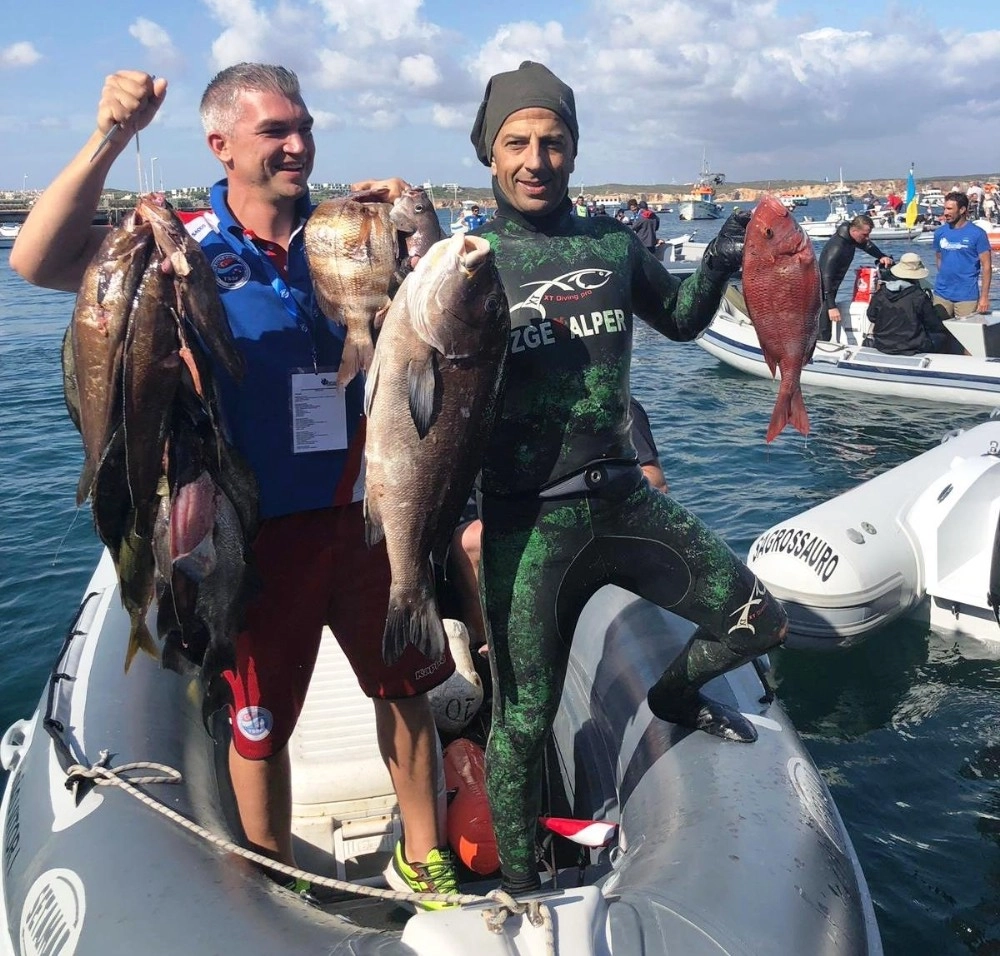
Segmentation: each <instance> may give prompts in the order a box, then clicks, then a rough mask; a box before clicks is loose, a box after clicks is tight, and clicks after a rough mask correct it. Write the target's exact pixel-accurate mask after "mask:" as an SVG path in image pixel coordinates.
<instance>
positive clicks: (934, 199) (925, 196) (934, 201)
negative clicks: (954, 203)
mask: <svg viewBox="0 0 1000 956" xmlns="http://www.w3.org/2000/svg"><path fill="white" fill-rule="evenodd" d="M918 205H920V206H925V207H926V206H930V207H932V208H934V207H937V208H940V209H944V193H943V192H941V190H940V189H938V188H937V186H928V187H927V188H926V189H924V190H923V191H922V192H921V193H920V199H919V200H918Z"/></svg>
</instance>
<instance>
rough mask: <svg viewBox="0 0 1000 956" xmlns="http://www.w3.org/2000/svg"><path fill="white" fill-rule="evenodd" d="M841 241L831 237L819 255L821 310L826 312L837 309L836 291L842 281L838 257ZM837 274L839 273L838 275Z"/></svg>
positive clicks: (842, 276) (836, 237) (836, 236)
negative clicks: (821, 292) (821, 291)
mask: <svg viewBox="0 0 1000 956" xmlns="http://www.w3.org/2000/svg"><path fill="white" fill-rule="evenodd" d="M842 245H843V240H842V239H841V238H840V237H839V236H838V235H833V236H831V237H830V238H829V239H828V240H827V242H826V245H825V246H824V247H823V251H822V252H821V253H820V254H819V277H820V285H821V287H822V289H823V308H824V309H826V310H827V311H828V312H829V311H830V309H835V308H836V307H837V290H838V289H839V288H840V283H841V282H842V281H843V279H844V273H842V272H840V261H839V260H840V256H839V255H838V253H839V252H841V246H842ZM838 273H840V274H839V275H838Z"/></svg>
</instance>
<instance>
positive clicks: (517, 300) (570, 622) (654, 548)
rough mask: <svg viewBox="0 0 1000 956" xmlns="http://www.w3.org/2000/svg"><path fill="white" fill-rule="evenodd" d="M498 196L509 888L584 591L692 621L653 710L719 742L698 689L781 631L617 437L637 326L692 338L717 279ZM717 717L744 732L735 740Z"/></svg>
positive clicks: (774, 609)
mask: <svg viewBox="0 0 1000 956" xmlns="http://www.w3.org/2000/svg"><path fill="white" fill-rule="evenodd" d="M495 193H496V194H497V198H498V201H499V202H500V209H499V212H498V216H497V218H495V219H493V220H492V221H491V222H489V223H488V224H486V225H485V226H483V227H482V228H480V229H479V230H477V234H478V235H481V236H483V237H484V238H486V239H487V240H488V241H489V243H490V245H491V246H492V248H493V250H494V252H495V253H496V259H497V266H498V268H499V270H500V275H501V278H502V280H503V284H504V290H505V292H506V294H507V298H508V301H509V303H510V313H511V338H510V350H509V353H508V359H507V372H506V375H507V379H506V391H505V397H504V404H503V408H502V411H501V413H500V417H499V420H498V422H497V424H496V426H495V428H494V432H493V436H492V439H491V443H490V446H489V448H488V450H487V453H486V457H485V459H484V463H483V469H482V475H481V487H482V492H483V500H482V518H483V539H482V574H481V585H480V586H481V594H482V598H483V603H484V608H485V610H486V616H487V621H488V624H487V626H488V628H489V632H490V652H491V653H490V661H491V669H492V674H493V683H494V710H493V723H492V731H491V734H490V738H489V743H488V747H487V759H486V766H487V784H488V793H489V799H490V803H491V807H492V813H493V821H494V825H495V827H496V836H497V843H498V847H499V852H500V860H501V864H502V870H503V877H504V885H505V886H506V887H507V888H509V889H511V890H512V891H515V892H517V891H523V890H530V889H532V888H533V887H534V886H536V885H537V881H538V877H537V872H536V866H535V848H534V838H535V826H536V820H537V817H538V813H539V810H540V793H541V789H540V788H541V777H542V753H543V748H544V742H545V738H546V735H547V733H548V731H549V728H550V727H551V725H552V721H553V719H554V717H555V712H556V708H557V706H558V703H559V698H560V695H561V693H562V686H563V681H564V678H565V673H566V665H567V660H568V655H569V648H570V642H571V640H572V637H573V631H574V629H575V626H576V622H577V619H578V617H579V615H580V612H581V611H582V609H583V606H584V605H585V604H586V602H587V600H588V599H589V598H590V597H591V595H593V593H594V592H595V591H596V590H597V589H598V588H600V587H601V586H602V585H604V584H609V583H614V584H618V585H620V586H622V587H624V588H627V589H628V590H630V591H632V592H634V593H636V594H639V595H641V596H643V597H645V598H647V599H649V600H651V601H653V602H655V603H656V604H658V605H660V606H661V607H664V608H669V609H671V610H673V611H674V612H676V613H678V614H680V615H682V616H683V617H685V618H687V619H689V620H691V621H693V622H695V623H696V624H698V625H699V630H698V631H697V632H696V637H695V638H694V639H692V643H691V645H689V647H688V648H687V649H686V650H685V651H683V652H682V653H681V655H680V656H679V657H678V659H677V661H675V662H674V664H672V665H671V668H670V669H668V671H667V673H666V674H665V675H664V677H663V678H662V679H661V681H660V682H659V683H658V684H657V686H656V688H654V690H653V691H651V694H650V706H651V707H653V710H654V713H657V715H658V716H660V717H664V718H668V719H674V720H676V722H678V723H684V724H686V725H687V726H692V727H701V728H702V729H708V730H710V731H711V732H713V733H717V734H719V735H720V736H729V737H731V738H732V739H744V740H746V739H753V736H755V733H754V731H753V728H752V726H751V725H749V723H748V722H746V721H745V718H743V717H741V716H740V715H739V714H735V713H734V712H731V711H730V709H729V708H724V707H722V705H718V706H717V707H716V710H715V711H714V712H713V713H711V714H708V713H705V712H704V708H701V704H702V703H703V702H704V700H705V699H704V698H702V697H701V695H700V694H699V693H698V692H697V687H700V686H701V685H702V684H704V683H705V682H706V681H707V680H709V679H710V678H711V677H713V676H716V675H717V674H720V673H724V672H725V671H728V670H730V669H732V668H733V667H735V666H737V665H738V664H742V663H745V662H747V661H749V660H752V659H753V658H754V657H756V656H758V655H760V654H761V653H763V652H764V651H766V650H767V649H768V648H770V647H773V646H774V645H775V644H777V643H779V641H780V638H779V636H778V635H779V631H780V630H781V629H782V627H783V625H784V623H785V618H784V612H783V611H782V609H781V607H780V605H779V604H777V602H775V601H773V599H771V598H770V596H769V595H768V594H767V592H766V591H765V590H764V589H763V588H762V587H761V586H760V585H759V584H758V583H757V581H756V580H755V578H754V576H753V574H752V573H751V572H750V571H749V570H748V569H747V568H746V566H745V565H744V564H743V563H742V562H741V561H740V560H739V559H738V558H737V557H736V556H735V555H734V554H733V552H732V551H731V550H730V549H729V548H728V546H727V545H726V544H725V543H724V542H723V541H722V540H721V539H720V538H719V537H717V536H716V535H715V534H713V533H712V532H711V531H710V530H709V529H708V528H707V527H706V526H705V525H704V524H702V522H701V521H700V520H699V519H698V518H696V517H695V516H694V515H692V514H691V513H690V512H688V511H686V510H685V509H684V508H682V507H681V506H680V505H679V504H677V503H676V502H675V501H674V500H673V499H671V498H670V497H668V496H667V495H664V494H661V493H659V492H656V491H653V490H652V489H651V488H650V487H649V485H648V484H647V483H646V480H645V478H644V477H643V475H642V472H641V470H640V468H639V466H638V463H637V461H636V453H635V450H634V448H633V446H632V443H631V439H630V436H629V428H630V422H629V414H630V413H629V368H630V363H631V352H632V323H633V313H635V314H636V315H638V316H639V317H641V318H642V319H644V320H645V321H646V322H647V323H648V324H649V325H651V326H652V327H653V328H654V329H656V330H657V331H659V332H662V333H663V334H664V335H665V336H667V337H668V338H671V339H675V340H677V341H689V340H691V339H693V338H694V337H695V336H696V335H697V334H698V333H699V332H701V331H702V329H704V328H705V327H706V326H707V325H708V323H709V322H710V321H711V319H712V316H713V315H714V314H715V311H716V309H717V308H718V305H719V301H720V298H721V296H722V293H723V290H724V287H725V283H726V281H727V279H728V276H729V273H728V271H725V272H723V271H715V270H713V269H711V268H709V267H708V266H703V267H702V268H701V269H700V270H699V271H698V272H697V273H695V274H694V275H693V276H691V277H689V278H687V279H685V280H684V281H683V282H682V281H681V280H679V279H678V278H676V277H674V276H671V275H670V274H669V273H668V272H667V271H666V270H665V269H664V268H663V266H662V265H660V263H658V262H657V261H656V260H655V259H654V258H653V256H651V255H650V254H649V253H648V252H647V251H646V250H645V249H644V248H643V247H642V245H641V244H640V242H639V240H638V238H637V236H636V234H635V233H634V232H633V231H632V230H631V229H629V228H628V227H626V226H623V225H622V224H620V223H618V222H617V221H616V220H614V219H612V218H610V217H592V218H582V217H578V216H573V215H571V214H570V207H569V201H568V200H566V202H565V203H564V204H563V206H561V207H560V209H559V210H557V211H556V212H555V213H553V214H551V215H550V216H548V217H545V218H544V219H537V220H532V221H529V220H527V219H525V218H524V217H523V216H522V215H521V214H520V213H518V212H517V211H516V210H513V209H511V208H510V207H509V206H508V205H507V204H506V202H505V201H504V199H503V196H502V194H501V193H500V191H499V189H495ZM710 261H712V260H711V257H710ZM668 376H669V373H667V374H666V375H665V376H664V379H665V384H667V383H668V382H669V378H668ZM661 685H662V686H661ZM657 694H659V697H658V698H656V695H657ZM654 698H656V699H654ZM713 706H714V705H713ZM720 708H721V710H720ZM729 718H732V720H733V721H742V722H743V723H746V725H747V727H746V728H742V729H743V735H742V736H741V735H740V734H739V733H738V732H736V731H733V730H732V728H731V727H730V725H729ZM747 728H749V729H747Z"/></svg>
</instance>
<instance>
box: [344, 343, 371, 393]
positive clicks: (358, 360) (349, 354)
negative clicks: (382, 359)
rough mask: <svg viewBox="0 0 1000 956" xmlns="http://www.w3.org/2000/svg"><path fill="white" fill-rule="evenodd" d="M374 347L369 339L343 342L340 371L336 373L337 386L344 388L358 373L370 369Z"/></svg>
mask: <svg viewBox="0 0 1000 956" xmlns="http://www.w3.org/2000/svg"><path fill="white" fill-rule="evenodd" d="M374 354H375V347H374V346H373V345H372V343H371V339H370V338H369V339H368V340H367V341H365V339H364V338H363V337H362V338H360V339H358V340H355V339H352V338H350V336H348V338H347V340H346V341H345V342H344V353H343V355H341V357H340V369H339V370H338V371H337V384H338V385H339V386H340V387H341V388H344V387H346V386H347V384H348V382H350V381H351V379H353V378H354V376H355V375H357V374H358V372H367V371H368V369H369V368H371V364H372V358H373V356H374Z"/></svg>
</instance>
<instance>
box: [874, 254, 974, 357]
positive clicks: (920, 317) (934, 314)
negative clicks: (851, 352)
mask: <svg viewBox="0 0 1000 956" xmlns="http://www.w3.org/2000/svg"><path fill="white" fill-rule="evenodd" d="M889 272H890V275H891V278H890V279H888V280H886V281H884V282H882V283H881V285H879V287H878V289H877V290H876V292H875V294H874V295H873V296H872V300H871V302H870V303H869V305H868V318H869V319H870V320H871V322H872V326H873V330H872V340H873V342H874V345H875V348H877V349H878V350H879V351H880V352H887V353H889V354H890V355H915V354H917V353H918V352H945V353H952V354H958V355H961V354H963V353H964V352H965V349H963V348H962V346H961V345H960V344H959V342H958V341H957V340H956V339H955V338H954V336H952V334H951V333H950V332H949V331H948V330H947V329H946V328H945V326H944V323H943V322H942V321H941V316H940V315H939V314H938V310H937V309H936V308H935V307H934V305H933V303H932V302H931V297H930V293H929V292H927V291H925V290H924V289H922V288H921V287H920V284H919V283H920V280H921V279H926V278H927V276H928V275H930V273H929V272H928V271H927V267H926V266H925V265H924V264H923V261H922V260H921V258H920V256H918V255H917V254H916V253H915V252H904V253H903V256H902V258H901V259H900V260H899V263H898V264H897V265H894V266H893V267H892V268H891V269H890V270H889Z"/></svg>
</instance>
